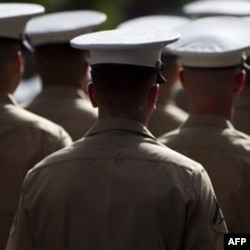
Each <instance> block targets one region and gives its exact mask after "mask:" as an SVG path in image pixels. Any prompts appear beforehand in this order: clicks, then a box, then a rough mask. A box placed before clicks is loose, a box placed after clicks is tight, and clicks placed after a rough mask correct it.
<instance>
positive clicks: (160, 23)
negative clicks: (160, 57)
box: [117, 15, 190, 52]
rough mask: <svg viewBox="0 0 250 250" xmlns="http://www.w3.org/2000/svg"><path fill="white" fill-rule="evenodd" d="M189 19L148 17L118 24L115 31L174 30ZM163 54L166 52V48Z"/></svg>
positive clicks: (162, 16)
mask: <svg viewBox="0 0 250 250" xmlns="http://www.w3.org/2000/svg"><path fill="white" fill-rule="evenodd" d="M189 21H190V19H189V18H186V17H181V16H173V15H172V16H171V15H148V16H141V17H137V18H133V19H130V20H127V21H124V22H122V23H120V24H119V25H118V26H117V29H145V28H149V29H155V28H161V29H166V30H175V29H176V28H177V27H179V26H181V25H183V24H185V23H187V22H189ZM163 52H168V50H167V46H166V47H164V49H163Z"/></svg>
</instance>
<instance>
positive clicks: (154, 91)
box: [148, 84, 159, 110]
mask: <svg viewBox="0 0 250 250" xmlns="http://www.w3.org/2000/svg"><path fill="white" fill-rule="evenodd" d="M158 94H159V84H156V85H153V86H152V87H151V88H150V90H149V95H148V106H149V107H150V108H152V110H155V109H156V102H157V97H158Z"/></svg>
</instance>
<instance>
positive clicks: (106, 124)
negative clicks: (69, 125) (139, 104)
mask: <svg viewBox="0 0 250 250" xmlns="http://www.w3.org/2000/svg"><path fill="white" fill-rule="evenodd" d="M108 130H109V131H110V130H126V131H130V132H132V133H139V134H143V135H144V136H147V137H150V138H152V139H155V137H154V136H153V135H152V134H151V133H150V132H149V130H148V129H147V128H146V127H145V126H144V125H143V124H142V123H140V122H138V121H136V120H132V119H125V118H108V119H98V121H97V122H96V123H95V124H94V125H93V127H92V128H91V129H90V130H89V131H88V132H87V133H86V135H85V136H91V135H94V134H98V133H101V132H104V131H108Z"/></svg>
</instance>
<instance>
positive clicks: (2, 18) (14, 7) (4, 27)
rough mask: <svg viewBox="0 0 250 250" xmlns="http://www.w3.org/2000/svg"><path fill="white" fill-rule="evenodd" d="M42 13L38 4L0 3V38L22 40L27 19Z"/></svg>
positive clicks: (42, 9) (42, 8)
mask: <svg viewBox="0 0 250 250" xmlns="http://www.w3.org/2000/svg"><path fill="white" fill-rule="evenodd" d="M44 11H45V9H44V7H43V6H41V5H39V4H30V3H0V37H5V38H12V39H18V40H22V39H23V38H24V30H25V26H26V24H27V22H28V21H29V19H31V18H32V17H34V16H36V15H38V14H41V13H43V12H44Z"/></svg>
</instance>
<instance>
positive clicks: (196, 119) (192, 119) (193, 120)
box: [182, 114, 234, 129]
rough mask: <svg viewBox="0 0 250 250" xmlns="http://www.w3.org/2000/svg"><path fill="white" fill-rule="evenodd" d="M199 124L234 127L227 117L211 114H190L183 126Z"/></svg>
mask: <svg viewBox="0 0 250 250" xmlns="http://www.w3.org/2000/svg"><path fill="white" fill-rule="evenodd" d="M197 125H205V126H211V127H220V128H230V129H234V127H233V125H232V123H231V122H230V121H229V120H227V119H226V118H225V117H223V116H219V115H210V114H202V115H201V114H199V115H198V114H190V115H189V117H188V119H187V121H186V122H184V124H183V125H182V127H191V126H197Z"/></svg>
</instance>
